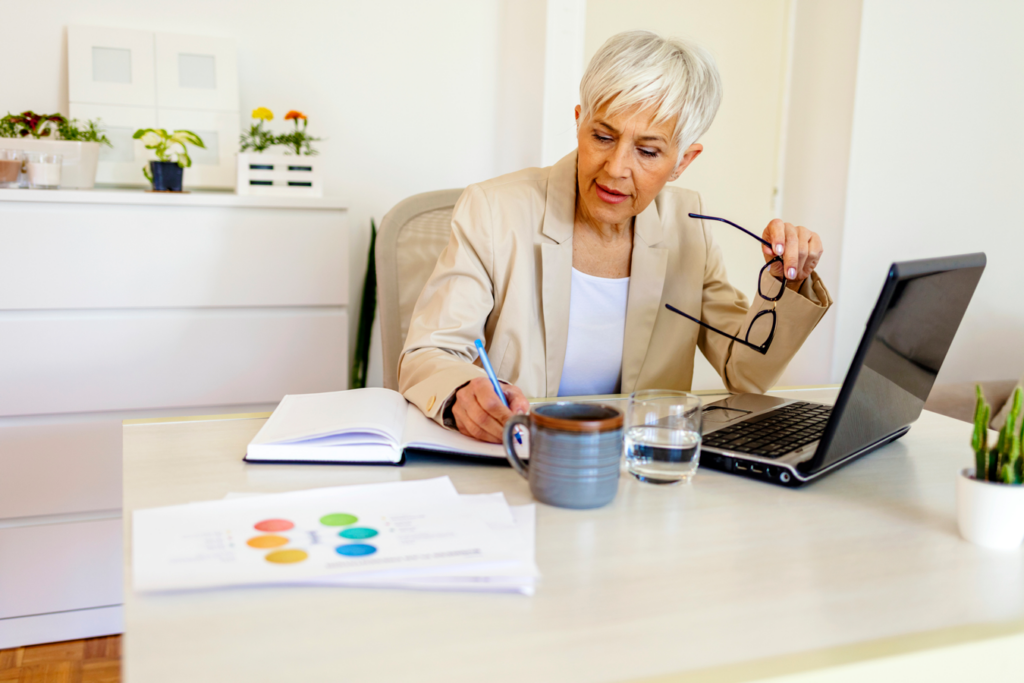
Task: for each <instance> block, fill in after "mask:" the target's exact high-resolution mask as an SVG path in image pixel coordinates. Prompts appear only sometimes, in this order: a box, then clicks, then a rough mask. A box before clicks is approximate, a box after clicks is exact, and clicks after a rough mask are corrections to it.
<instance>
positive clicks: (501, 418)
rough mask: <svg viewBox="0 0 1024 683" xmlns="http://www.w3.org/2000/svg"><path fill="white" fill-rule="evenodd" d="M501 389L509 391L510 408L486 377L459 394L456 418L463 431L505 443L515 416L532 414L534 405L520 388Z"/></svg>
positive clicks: (471, 382) (488, 440)
mask: <svg viewBox="0 0 1024 683" xmlns="http://www.w3.org/2000/svg"><path fill="white" fill-rule="evenodd" d="M501 387H502V389H504V390H505V399H506V400H507V401H508V405H509V407H508V408H506V407H505V406H504V405H503V404H502V403H501V399H500V398H498V395H497V394H496V393H494V387H493V386H492V385H491V381H490V380H489V379H488V378H486V377H477V378H476V379H474V380H471V381H470V382H469V383H468V384H466V385H464V386H463V387H462V388H461V389H459V390H458V391H456V392H455V403H454V404H453V405H452V417H454V418H455V426H457V427H458V428H459V431H460V432H462V433H463V434H465V435H466V436H471V437H473V438H474V439H478V440H480V441H486V442H488V443H501V434H502V431H503V430H504V428H505V423H506V422H507V421H508V419H509V418H510V417H512V414H513V413H527V412H529V411H530V402H529V401H527V400H526V396H525V395H524V394H523V392H522V390H521V389H520V388H519V387H517V386H515V385H513V384H502V385H501Z"/></svg>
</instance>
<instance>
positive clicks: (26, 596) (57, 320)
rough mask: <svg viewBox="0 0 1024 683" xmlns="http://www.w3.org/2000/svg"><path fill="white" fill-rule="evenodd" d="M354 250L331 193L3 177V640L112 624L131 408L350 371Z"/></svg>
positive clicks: (135, 412) (295, 386) (241, 404)
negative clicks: (24, 186)
mask: <svg viewBox="0 0 1024 683" xmlns="http://www.w3.org/2000/svg"><path fill="white" fill-rule="evenodd" d="M348 262H349V260H348V225H347V220H346V212H345V209H344V206H343V205H342V204H341V203H339V202H338V201H337V200H334V199H330V198H294V199H292V198H277V197H239V196H236V195H234V194H226V193H201V192H195V193H191V194H183V195H164V194H153V193H146V192H141V191H114V190H110V191H101V190H96V191H56V192H46V191H30V190H0V558H3V561H2V562H0V648H3V647H12V646H16V645H22V644H27V643H32V642H43V641H47V640H64V639H69V638H84V637H90V636H97V635H103V634H107V633H116V632H119V631H120V622H121V616H120V602H121V593H120V586H121V577H120V575H119V572H120V555H121V538H120V535H119V532H118V531H116V530H118V529H120V522H119V516H120V507H121V482H120V477H121V450H120V447H121V420H122V419H127V418H135V417H148V416H153V415H188V414H203V413H206V414H210V413H225V412H245V411H254V410H268V409H270V408H271V407H272V406H273V405H274V404H276V403H277V401H279V400H280V398H281V397H282V396H283V395H284V394H286V393H308V392H317V391H333V390H338V389H344V388H347V386H348V366H347V364H348V349H347V345H348V324H349V322H348V321H349V311H348V301H349V294H348V266H347V264H348ZM239 457H241V454H239Z"/></svg>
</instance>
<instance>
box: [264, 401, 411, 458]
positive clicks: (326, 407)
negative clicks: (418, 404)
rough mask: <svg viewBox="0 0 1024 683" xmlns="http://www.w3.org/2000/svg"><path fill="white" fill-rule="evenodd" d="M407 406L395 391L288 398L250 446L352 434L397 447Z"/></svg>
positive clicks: (369, 440)
mask: <svg viewBox="0 0 1024 683" xmlns="http://www.w3.org/2000/svg"><path fill="white" fill-rule="evenodd" d="M407 405H408V404H407V403H406V400H405V399H404V398H402V395H401V394H399V393H398V392H397V391H391V390H390V389H380V388H369V389H353V390H351V391H331V392H326V393H322V394H291V395H288V396H285V397H284V399H282V400H281V403H280V404H279V405H278V406H277V409H276V410H275V411H274V414H273V415H271V416H270V419H268V420H267V423H266V424H265V425H263V428H262V429H260V431H259V433H258V434H257V435H256V438H254V439H253V440H252V443H254V444H281V443H297V442H303V441H306V440H311V439H319V438H323V437H327V436H332V435H337V434H344V433H353V434H359V435H360V437H361V438H359V441H361V442H363V443H366V442H373V441H375V442H377V443H393V444H395V445H398V444H399V443H400V442H401V439H402V430H403V428H404V425H405V418H406V412H411V411H408V408H407ZM416 412H419V411H416Z"/></svg>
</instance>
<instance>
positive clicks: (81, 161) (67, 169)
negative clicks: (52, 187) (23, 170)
mask: <svg viewBox="0 0 1024 683" xmlns="http://www.w3.org/2000/svg"><path fill="white" fill-rule="evenodd" d="M0 149H20V150H24V151H26V152H44V153H46V154H61V155H63V157H64V159H63V160H62V163H61V171H60V187H61V189H68V190H88V189H91V188H92V187H93V185H95V184H96V163H97V162H98V161H99V158H100V143H98V142H71V141H68V140H36V139H35V138H0Z"/></svg>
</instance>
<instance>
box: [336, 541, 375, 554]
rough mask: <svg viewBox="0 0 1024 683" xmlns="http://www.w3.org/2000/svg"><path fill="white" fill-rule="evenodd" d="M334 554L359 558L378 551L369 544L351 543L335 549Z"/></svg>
mask: <svg viewBox="0 0 1024 683" xmlns="http://www.w3.org/2000/svg"><path fill="white" fill-rule="evenodd" d="M334 552H336V553H338V554H339V555H346V556H348V557H359V556H361V555H372V554H374V553H375V552H377V549H376V548H375V547H373V546H372V545H370V544H368V543H349V544H348V545H339V546H338V547H337V548H335V549H334Z"/></svg>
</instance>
